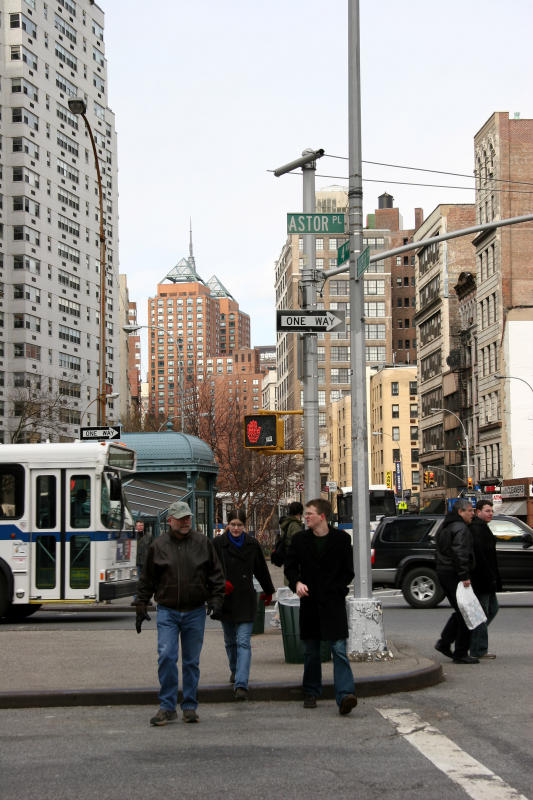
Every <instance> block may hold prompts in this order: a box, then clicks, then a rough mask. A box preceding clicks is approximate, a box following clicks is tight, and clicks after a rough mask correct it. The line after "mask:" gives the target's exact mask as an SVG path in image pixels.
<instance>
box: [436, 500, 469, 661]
mask: <svg viewBox="0 0 533 800" xmlns="http://www.w3.org/2000/svg"><path fill="white" fill-rule="evenodd" d="M473 516H474V510H473V508H472V503H471V502H470V500H467V499H466V498H461V499H459V500H457V501H456V503H455V505H454V507H453V510H452V511H450V513H449V514H447V515H446V517H445V519H444V524H443V526H442V528H441V529H440V531H439V532H438V533H437V542H436V544H437V549H436V558H437V575H438V577H439V581H440V583H441V586H442V588H443V590H444V593H445V595H446V597H447V598H448V601H449V603H450V605H451V606H452V608H453V609H454V612H453V614H452V615H451V617H450V618H449V620H448V622H447V623H446V625H445V626H444V628H443V629H442V633H441V635H440V639H439V640H438V642H437V643H436V645H435V649H436V650H438V651H439V652H441V653H443V654H444V655H445V656H448V658H452V659H453V660H454V662H455V663H456V664H479V659H478V658H473V657H472V656H470V655H469V654H468V650H469V647H470V631H469V630H468V628H467V626H466V623H465V621H464V619H463V615H462V614H461V612H460V611H459V606H458V605H457V597H456V593H457V585H458V584H459V582H461V581H462V583H463V586H470V579H471V574H472V569H473V567H474V548H473V544H472V534H471V532H470V523H471V522H472V519H473ZM454 641H455V650H454V652H453V653H452V649H451V646H452V644H453V642H454Z"/></svg>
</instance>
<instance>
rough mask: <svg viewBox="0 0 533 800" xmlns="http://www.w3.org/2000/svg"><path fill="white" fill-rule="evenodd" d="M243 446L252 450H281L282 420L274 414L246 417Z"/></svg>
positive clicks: (282, 445)
mask: <svg viewBox="0 0 533 800" xmlns="http://www.w3.org/2000/svg"><path fill="white" fill-rule="evenodd" d="M244 446H245V447H248V448H251V449H254V450H262V449H268V450H283V447H284V436H283V420H282V419H280V418H278V417H277V416H276V414H248V415H246V416H245V417H244Z"/></svg>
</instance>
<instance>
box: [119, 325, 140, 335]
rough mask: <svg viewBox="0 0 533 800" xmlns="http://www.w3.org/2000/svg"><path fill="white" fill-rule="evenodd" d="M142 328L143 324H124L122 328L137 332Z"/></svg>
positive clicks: (126, 330)
mask: <svg viewBox="0 0 533 800" xmlns="http://www.w3.org/2000/svg"><path fill="white" fill-rule="evenodd" d="M141 328H142V325H123V326H122V330H123V331H125V332H126V333H136V332H137V331H139V330H140V329H141Z"/></svg>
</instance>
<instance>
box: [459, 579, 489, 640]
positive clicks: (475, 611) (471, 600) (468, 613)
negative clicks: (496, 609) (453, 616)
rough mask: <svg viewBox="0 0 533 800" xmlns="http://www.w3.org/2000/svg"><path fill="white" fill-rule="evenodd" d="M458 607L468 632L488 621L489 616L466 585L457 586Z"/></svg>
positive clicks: (470, 588)
mask: <svg viewBox="0 0 533 800" xmlns="http://www.w3.org/2000/svg"><path fill="white" fill-rule="evenodd" d="M456 597H457V605H458V606H459V611H460V612H461V614H462V616H463V619H464V621H465V623H466V627H467V628H468V630H470V631H473V630H474V629H475V628H477V627H478V625H481V623H482V622H486V621H487V615H486V614H485V612H484V611H483V608H482V605H481V603H480V602H479V600H478V599H477V597H476V595H475V594H474V590H473V589H472V587H471V586H465V585H464V583H458V584H457V592H456Z"/></svg>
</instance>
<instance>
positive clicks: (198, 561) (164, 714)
mask: <svg viewBox="0 0 533 800" xmlns="http://www.w3.org/2000/svg"><path fill="white" fill-rule="evenodd" d="M167 521H168V526H169V531H168V532H167V533H164V534H163V535H162V536H159V537H158V538H157V539H154V541H153V542H152V543H151V545H150V547H149V549H148V553H147V555H146V559H145V562H144V565H143V569H142V572H141V577H140V580H139V584H138V587H137V599H136V602H135V605H136V606H137V620H136V628H137V633H140V632H141V626H142V623H143V620H145V619H149V617H148V615H147V613H146V607H147V605H148V603H149V602H150V598H151V597H152V595H154V596H155V599H156V601H157V652H158V656H159V658H158V665H159V668H158V674H159V683H160V685H161V688H160V691H159V702H160V709H159V711H158V712H157V714H156V715H155V716H154V717H152V719H151V720H150V724H151V725H166V724H167V722H173V721H174V720H175V719H176V718H177V714H176V705H177V702H178V666H177V661H178V640H180V641H181V665H182V690H183V699H182V702H181V710H182V712H183V721H184V722H198V721H199V717H198V714H197V713H196V708H197V706H198V700H197V690H198V681H199V678H200V667H199V664H200V651H201V649H202V645H203V642H204V629H205V616H206V608H205V604H206V603H207V607H208V610H211V616H212V617H213V619H220V612H221V610H222V603H223V601H224V573H223V572H222V567H221V565H220V561H219V560H218V557H217V555H216V553H215V548H214V547H213V543H212V542H211V541H210V540H209V539H208V538H207V536H204V534H203V533H199V532H198V531H193V530H192V514H191V509H190V508H189V506H188V505H187V503H184V502H183V501H181V500H178V501H177V502H176V503H172V505H171V506H170V507H169V509H168V512H167Z"/></svg>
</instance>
